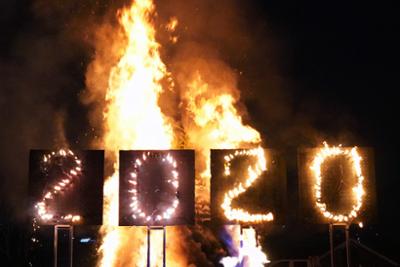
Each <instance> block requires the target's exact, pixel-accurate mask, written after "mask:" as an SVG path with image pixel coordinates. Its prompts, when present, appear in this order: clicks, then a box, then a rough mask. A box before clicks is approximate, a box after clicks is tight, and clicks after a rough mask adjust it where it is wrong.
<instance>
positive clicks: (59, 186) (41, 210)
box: [35, 149, 82, 223]
mask: <svg viewBox="0 0 400 267" xmlns="http://www.w3.org/2000/svg"><path fill="white" fill-rule="evenodd" d="M68 158H72V161H73V163H74V166H73V167H71V169H69V170H64V169H62V173H63V175H64V176H63V177H61V179H60V180H59V181H57V182H56V183H55V185H53V186H51V187H50V189H49V190H48V191H47V192H45V194H44V196H43V198H42V200H41V201H39V202H37V203H36V205H35V208H36V212H37V215H38V216H39V218H40V219H41V220H42V221H45V222H48V221H51V220H53V221H54V222H57V223H60V222H72V223H75V222H79V221H80V220H81V216H80V215H77V214H66V215H63V214H53V213H51V212H50V211H49V202H51V201H52V200H54V199H55V198H56V197H57V195H59V194H60V193H62V192H64V191H65V190H67V189H70V188H71V186H72V184H73V183H74V181H75V180H77V179H79V178H80V177H81V175H82V161H81V160H80V159H79V158H78V157H77V156H76V155H75V154H74V153H73V152H72V151H71V150H69V149H60V150H57V151H53V152H50V153H48V154H45V155H44V156H43V159H42V161H41V164H42V166H43V170H44V171H47V170H48V169H49V168H50V167H51V166H52V164H54V162H55V161H56V160H57V159H61V160H62V161H65V160H67V159H68Z"/></svg>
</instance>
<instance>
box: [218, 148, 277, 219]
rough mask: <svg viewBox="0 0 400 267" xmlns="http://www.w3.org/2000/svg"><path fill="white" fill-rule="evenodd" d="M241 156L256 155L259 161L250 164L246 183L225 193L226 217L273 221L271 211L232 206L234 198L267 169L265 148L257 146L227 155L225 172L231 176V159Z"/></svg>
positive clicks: (224, 207)
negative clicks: (250, 210)
mask: <svg viewBox="0 0 400 267" xmlns="http://www.w3.org/2000/svg"><path fill="white" fill-rule="evenodd" d="M239 156H252V157H256V158H257V161H256V163H255V164H254V166H249V167H248V169H247V177H246V180H245V182H244V183H239V184H238V185H237V186H236V187H234V188H232V189H231V190H229V191H228V192H227V193H225V195H224V201H223V203H222V204H221V208H222V209H223V210H224V214H225V216H226V218H227V219H228V220H230V221H238V222H246V223H249V222H251V223H255V222H264V221H272V220H273V219H274V216H273V214H272V213H271V212H269V213H266V214H250V213H249V212H247V211H245V210H243V209H240V208H237V209H234V208H232V200H233V199H234V198H236V197H238V196H239V195H240V194H243V193H244V192H245V191H246V190H247V189H248V188H249V187H250V186H251V185H252V184H253V183H254V182H255V181H256V180H257V179H258V178H259V177H260V175H261V173H262V172H264V171H266V169H267V166H266V165H267V163H266V160H265V155H264V150H263V149H262V148H256V149H252V150H236V151H235V152H234V153H231V154H229V155H226V156H225V157H224V159H225V163H224V174H225V176H229V175H230V174H231V170H230V165H231V161H232V160H233V159H235V158H236V157H239Z"/></svg>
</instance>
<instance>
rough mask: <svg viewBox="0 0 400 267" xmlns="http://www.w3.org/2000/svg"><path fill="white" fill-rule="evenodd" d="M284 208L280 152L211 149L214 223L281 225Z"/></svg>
mask: <svg viewBox="0 0 400 267" xmlns="http://www.w3.org/2000/svg"><path fill="white" fill-rule="evenodd" d="M267 159H268V162H269V163H268V170H267ZM235 206H236V207H235ZM285 207H286V165H285V161H284V158H283V154H282V153H281V152H280V151H278V150H272V149H263V148H261V147H258V148H254V149H225V150H224V149H221V150H218V149H216V150H211V216H212V218H213V219H214V220H217V221H220V222H223V223H229V224H231V223H245V224H255V223H266V222H271V221H274V223H278V224H280V223H284V220H285V215H284V213H285ZM265 211H268V212H265ZM275 217H276V218H275Z"/></svg>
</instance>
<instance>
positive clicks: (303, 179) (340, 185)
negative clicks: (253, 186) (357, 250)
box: [297, 147, 376, 224]
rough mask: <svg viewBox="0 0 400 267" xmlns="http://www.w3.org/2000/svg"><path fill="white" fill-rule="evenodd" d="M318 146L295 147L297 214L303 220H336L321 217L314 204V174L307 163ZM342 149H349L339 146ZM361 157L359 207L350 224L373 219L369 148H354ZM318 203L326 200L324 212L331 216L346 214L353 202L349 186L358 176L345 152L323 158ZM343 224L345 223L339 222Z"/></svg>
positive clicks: (372, 178) (305, 221)
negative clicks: (362, 177)
mask: <svg viewBox="0 0 400 267" xmlns="http://www.w3.org/2000/svg"><path fill="white" fill-rule="evenodd" d="M320 149H321V148H306V149H299V150H298V154H297V159H298V172H299V176H298V177H299V211H300V212H299V215H300V220H301V221H302V222H303V223H312V224H327V223H330V222H337V220H336V221H334V220H332V219H329V218H327V217H325V216H324V215H323V214H322V211H321V209H320V208H318V206H317V198H316V189H315V184H316V175H315V172H314V171H313V170H312V169H311V165H312V163H313V161H314V159H315V156H316V155H317V152H318V151H320ZM342 149H344V150H346V149H348V150H349V149H351V148H349V147H343V148H342ZM357 151H358V153H359V155H360V156H361V158H362V160H361V162H360V167H361V172H362V175H363V176H364V181H363V188H364V191H365V194H364V195H363V198H362V205H361V209H360V210H359V212H358V215H357V217H356V218H355V219H352V222H353V223H358V222H367V223H373V222H374V221H375V219H376V191H375V190H376V188H375V170H374V153H373V149H371V148H366V147H362V148H357ZM320 169H321V190H320V191H321V203H326V209H327V211H329V212H331V213H332V214H334V215H340V214H342V215H346V214H347V215H348V214H349V213H350V211H351V210H352V209H353V205H355V204H356V203H357V200H356V198H355V195H354V192H353V187H355V186H356V183H357V181H358V177H357V175H356V173H355V172H354V171H353V170H354V168H353V164H352V162H351V161H350V160H349V157H347V156H346V155H337V156H334V157H327V158H326V160H325V161H323V163H322V164H321V168H320ZM343 223H346V222H345V221H343Z"/></svg>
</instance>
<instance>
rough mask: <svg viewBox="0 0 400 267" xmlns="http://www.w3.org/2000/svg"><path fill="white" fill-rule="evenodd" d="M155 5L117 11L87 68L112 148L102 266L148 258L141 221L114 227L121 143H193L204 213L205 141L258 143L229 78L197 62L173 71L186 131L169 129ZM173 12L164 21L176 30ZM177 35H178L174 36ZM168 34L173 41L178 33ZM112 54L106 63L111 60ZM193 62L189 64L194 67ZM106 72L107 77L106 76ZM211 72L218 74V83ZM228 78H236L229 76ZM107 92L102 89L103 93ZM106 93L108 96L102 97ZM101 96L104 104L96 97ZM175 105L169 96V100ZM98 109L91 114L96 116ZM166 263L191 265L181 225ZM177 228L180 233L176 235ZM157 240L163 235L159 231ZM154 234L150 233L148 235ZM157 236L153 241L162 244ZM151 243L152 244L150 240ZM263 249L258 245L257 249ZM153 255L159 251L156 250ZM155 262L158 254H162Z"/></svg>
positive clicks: (140, 2) (106, 143)
mask: <svg viewBox="0 0 400 267" xmlns="http://www.w3.org/2000/svg"><path fill="white" fill-rule="evenodd" d="M154 15H155V7H154V4H153V1H152V0H136V1H134V2H133V3H132V5H131V6H130V7H127V8H124V9H122V10H120V11H119V12H118V20H119V24H120V26H121V28H122V34H121V35H122V36H123V40H122V41H121V40H120V39H121V38H120V36H119V35H117V34H115V31H108V33H111V34H114V35H115V36H116V38H115V39H113V38H110V37H108V36H107V35H106V34H102V35H101V36H99V37H98V38H99V40H100V43H99V44H97V45H96V48H97V50H98V51H97V52H98V53H96V59H95V60H94V61H93V62H92V64H91V65H90V66H89V69H88V76H87V79H88V80H87V83H88V88H89V90H90V92H89V93H90V96H89V99H88V101H87V102H91V103H95V104H97V105H98V103H100V105H98V106H97V110H95V111H98V110H101V111H102V113H103V118H104V120H103V122H102V125H103V130H104V136H103V139H102V142H101V144H100V145H101V146H102V147H104V148H105V149H106V150H107V151H109V152H111V153H112V154H111V159H112V160H113V164H114V165H113V167H114V170H113V174H112V175H111V176H110V177H109V178H108V179H107V180H106V183H105V188H104V195H105V205H104V206H105V210H104V226H103V227H102V229H101V233H102V235H103V244H102V245H101V247H100V253H101V259H100V261H99V266H101V267H109V266H145V265H146V258H147V252H146V251H147V247H146V246H147V245H146V242H145V241H146V231H145V229H144V228H142V227H116V225H117V224H118V186H119V185H118V151H119V150H120V149H126V150H127V149H147V150H148V149H158V150H159V149H170V148H174V146H176V145H177V144H180V143H184V144H185V147H187V148H192V149H193V148H194V149H195V150H196V153H197V154H196V171H197V174H196V192H195V194H196V209H197V210H196V211H197V212H198V213H199V214H200V213H201V214H202V215H205V216H208V215H207V214H208V213H209V208H208V206H209V193H210V156H209V149H210V148H220V149H221V148H240V147H246V148H247V147H256V146H258V145H259V144H260V142H261V138H260V134H259V133H258V132H257V131H256V130H255V129H253V128H251V127H250V126H247V125H244V123H243V122H242V117H241V116H240V114H239V112H238V111H237V109H236V106H235V105H236V104H237V102H238V96H239V92H238V90H237V89H236V87H235V86H236V85H235V84H233V83H232V82H231V81H226V80H225V79H222V80H221V77H219V76H218V75H219V74H217V73H219V72H218V71H217V72H215V73H213V74H212V75H215V77H213V78H212V79H210V74H209V73H206V72H205V71H204V70H205V69H207V68H203V69H200V68H199V69H195V66H192V67H191V68H190V70H189V68H186V71H189V73H188V75H178V76H180V77H181V78H182V77H183V78H182V79H181V78H177V80H178V82H179V89H180V95H179V98H180V102H181V103H180V105H179V107H178V108H179V111H180V119H181V121H180V122H179V123H177V124H178V125H179V126H180V127H181V129H182V131H183V132H184V134H183V136H184V137H181V136H180V137H179V138H181V139H183V140H178V135H177V134H175V133H174V129H175V128H174V127H173V125H175V121H174V119H172V118H170V117H168V116H167V115H165V114H164V113H163V112H162V110H161V108H160V106H159V100H160V98H161V94H162V92H163V85H165V84H169V85H170V86H173V85H174V81H172V79H171V75H170V73H169V72H168V71H167V68H166V65H165V64H164V63H163V61H162V60H161V57H160V52H159V49H160V44H159V43H158V42H157V41H156V38H155V35H156V31H155V26H154V25H153V23H152V20H153V16H154ZM177 25H178V20H177V19H176V18H172V19H171V20H170V23H168V25H166V29H167V30H168V31H170V32H172V31H174V30H175V28H176V27H177ZM175 37H176V36H175ZM175 37H173V38H174V39H173V40H172V41H173V42H176V40H177V38H175ZM113 61H116V63H115V64H114V65H112V67H110V68H109V64H110V62H113ZM192 70H193V72H192ZM105 77H106V78H105ZM210 80H220V82H219V83H215V82H210ZM232 80H233V79H232ZM104 92H105V93H104ZM104 100H105V102H104ZM101 103H104V105H101ZM171 105H173V104H171ZM98 115H99V114H97V113H95V114H94V116H93V117H92V118H91V119H92V120H93V122H95V123H96V121H98V117H99V116H98ZM167 230H168V231H167V236H168V242H167V265H168V266H170V267H173V266H188V265H189V262H188V259H187V258H186V256H185V253H184V252H183V251H184V250H185V249H186V247H187V246H186V245H185V244H182V243H183V241H182V239H183V238H184V237H182V236H181V235H182V233H183V232H180V231H178V230H176V228H168V229H167ZM177 233H180V234H181V235H178V234H177ZM157 240H158V241H159V242H162V240H160V239H157ZM152 242H153V241H152ZM159 245H160V244H155V247H160V246H159ZM152 246H153V244H152ZM260 251H261V250H260ZM152 255H161V254H160V253H157V252H155V253H153V254H152ZM151 257H152V259H151V260H152V262H161V261H162V259H161V260H160V256H157V259H156V260H154V259H153V257H154V256H151Z"/></svg>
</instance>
